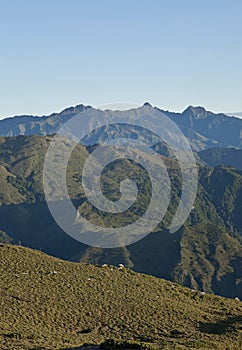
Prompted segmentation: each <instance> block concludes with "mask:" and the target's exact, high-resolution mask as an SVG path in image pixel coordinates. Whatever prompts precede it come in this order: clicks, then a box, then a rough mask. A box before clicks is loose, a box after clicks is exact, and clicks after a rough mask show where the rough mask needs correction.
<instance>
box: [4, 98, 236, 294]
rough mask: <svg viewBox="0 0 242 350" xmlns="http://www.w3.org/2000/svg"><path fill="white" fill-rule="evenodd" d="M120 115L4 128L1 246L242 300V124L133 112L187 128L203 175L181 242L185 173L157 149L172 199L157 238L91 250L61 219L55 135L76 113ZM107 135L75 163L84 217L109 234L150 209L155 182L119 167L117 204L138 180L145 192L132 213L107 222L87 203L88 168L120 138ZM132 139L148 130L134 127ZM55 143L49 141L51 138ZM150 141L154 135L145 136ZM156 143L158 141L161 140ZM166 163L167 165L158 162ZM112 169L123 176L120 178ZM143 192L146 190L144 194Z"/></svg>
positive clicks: (75, 196)
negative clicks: (51, 154)
mask: <svg viewBox="0 0 242 350" xmlns="http://www.w3.org/2000/svg"><path fill="white" fill-rule="evenodd" d="M117 113H118V114H119V113H120V112H113V111H110V110H108V111H101V110H96V109H94V108H92V107H90V106H83V105H78V106H76V107H71V108H67V109H65V110H64V111H62V112H61V113H54V114H52V115H50V116H44V117H33V116H19V117H13V118H7V119H4V120H1V121H0V133H1V135H3V136H1V137H0V179H1V182H0V215H1V221H0V241H1V242H3V243H12V244H21V245H24V246H27V247H31V248H35V249H39V250H42V251H44V252H46V253H48V254H50V255H53V256H56V257H59V258H63V259H66V260H72V261H76V262H82V263H95V264H103V263H108V264H118V263H122V264H124V265H125V266H127V267H129V268H132V269H133V270H135V271H138V272H143V273H146V274H150V275H155V276H157V277H161V278H165V279H168V280H171V281H174V282H177V283H180V284H183V285H185V286H188V287H190V288H194V289H197V290H200V291H205V292H209V293H216V294H220V295H223V296H227V297H239V298H242V249H241V244H242V243H241V242H242V220H241V215H240V213H241V210H242V172H241V170H242V149H241V135H242V134H241V129H242V120H240V119H238V118H231V117H228V116H226V115H225V114H214V113H211V112H208V111H206V110H205V109H204V108H202V107H188V108H187V109H186V110H185V111H184V112H183V113H171V112H168V111H162V110H160V109H158V108H156V107H155V108H154V107H152V106H151V105H150V104H148V103H145V104H144V106H142V107H140V108H138V109H134V110H128V111H126V112H123V113H127V114H128V115H130V116H131V117H132V118H133V120H134V121H135V118H136V120H137V121H138V118H139V117H140V116H147V115H149V113H156V116H158V117H159V115H160V114H161V115H162V113H163V114H165V115H166V116H168V117H169V118H170V119H171V120H172V121H174V122H175V123H177V125H178V126H179V127H180V128H181V129H182V131H183V133H184V134H185V135H186V137H188V139H189V141H190V142H191V145H192V148H193V149H194V155H195V158H196V160H197V164H198V170H199V182H198V191H197V198H196V201H195V204H194V207H193V209H192V211H191V213H190V216H189V217H188V219H187V221H186V223H185V224H184V225H183V226H182V227H181V228H180V230H179V231H178V232H177V233H175V234H170V233H169V225H170V223H171V220H172V217H173V216H174V213H175V212H176V209H177V207H178V205H179V201H180V194H181V180H182V179H181V172H180V168H179V164H178V163H177V161H176V159H174V157H173V156H172V155H171V154H170V153H169V150H168V148H167V147H166V145H165V144H163V145H161V144H160V145H159V144H156V143H154V142H153V141H154V140H153V139H152V142H153V143H154V144H155V146H154V148H155V149H156V150H158V153H159V157H160V158H161V159H162V160H163V161H164V163H165V164H166V167H167V170H168V173H169V176H170V180H171V184H172V191H171V201H170V204H169V206H168V210H167V213H166V215H165V217H164V219H163V221H162V222H161V223H160V224H159V225H158V227H157V228H156V229H155V230H154V232H152V233H151V234H150V235H148V236H147V237H145V238H144V239H142V240H141V241H139V242H136V243H134V244H131V245H129V246H125V247H121V248H113V249H102V248H94V247H89V246H86V245H84V244H82V243H80V242H77V241H75V240H74V239H72V238H71V237H69V236H68V235H67V234H66V233H65V232H63V231H62V230H61V229H60V227H59V226H58V225H57V224H56V223H55V221H54V219H53V218H52V216H51V214H50V212H49V210H48V207H47V204H46V202H45V197H44V193H43V183H42V177H43V164H44V159H45V155H46V152H47V149H48V147H49V144H50V142H51V140H52V138H53V134H55V132H56V131H57V130H58V128H60V127H61V126H62V125H63V124H64V123H65V122H66V121H68V120H70V119H71V118H72V117H73V116H74V115H76V114H79V118H82V116H84V115H85V116H86V115H89V116H90V118H92V116H93V115H100V116H102V117H103V118H104V117H105V116H107V115H109V116H110V115H111V116H113V117H115V115H117ZM115 128H116V126H115V127H114V128H113V129H111V130H110V129H108V128H105V127H104V128H101V129H100V130H98V132H97V133H96V134H95V133H94V134H91V135H89V136H88V138H87V139H86V140H85V144H78V145H77V147H76V148H75V150H74V151H73V154H72V156H71V158H70V161H69V163H68V168H67V173H68V176H69V177H68V181H67V182H68V191H69V194H70V197H71V200H72V202H73V204H74V205H75V206H76V209H77V210H78V211H79V214H80V215H82V216H84V217H85V218H87V219H88V220H90V221H93V222H99V223H100V224H101V225H102V226H103V227H105V226H107V227H109V226H111V227H122V226H125V225H126V224H127V223H129V222H133V221H135V220H136V219H137V218H138V217H139V216H140V215H142V213H144V212H145V210H146V209H147V205H148V204H147V203H148V201H149V198H150V197H149V193H150V183H149V177H148V176H147V174H146V173H145V171H144V169H142V167H139V166H137V165H136V164H135V163H133V162H132V161H129V160H122V161H118V162H114V163H112V164H111V165H110V166H108V167H107V169H106V170H105V171H104V172H103V174H102V183H103V185H102V186H103V187H102V189H103V191H104V193H105V196H107V198H108V199H110V200H117V199H118V198H119V196H120V192H119V186H118V183H119V181H121V180H122V179H125V178H127V177H129V176H130V174H131V175H132V176H133V178H134V179H135V181H137V186H138V188H139V189H140V190H141V191H140V192H141V194H140V195H139V196H138V197H137V201H136V202H135V203H134V205H133V206H131V207H130V208H129V210H128V211H127V212H125V215H122V214H117V215H116V214H115V215H111V214H104V213H102V212H100V211H99V210H97V209H96V208H94V207H93V206H92V205H91V204H90V203H89V202H88V200H87V198H86V195H85V192H84V190H83V187H82V184H81V182H82V181H81V175H80V174H81V173H82V168H83V165H84V163H85V160H86V159H87V157H88V156H89V154H90V152H92V151H93V149H95V145H96V144H97V143H99V142H100V141H102V140H103V139H104V138H105V137H119V136H121V134H120V130H119V128H118V127H117V128H116V129H115ZM128 132H129V134H130V135H131V136H134V137H139V136H140V135H141V134H140V131H139V132H138V133H137V130H135V129H134V128H133V126H130V127H129V129H128ZM46 135H47V136H46ZM141 136H142V137H143V136H145V137H148V138H149V137H150V136H149V135H146V134H143V135H141ZM152 137H153V136H152ZM157 159H158V158H157ZM112 171H115V174H119V176H118V179H116V181H115V179H114V178H113V177H112ZM142 191H143V192H142Z"/></svg>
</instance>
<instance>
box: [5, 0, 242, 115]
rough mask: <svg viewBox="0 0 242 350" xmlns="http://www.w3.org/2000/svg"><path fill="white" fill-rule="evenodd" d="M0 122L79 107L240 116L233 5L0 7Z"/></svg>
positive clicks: (117, 0) (169, 0) (96, 0)
mask: <svg viewBox="0 0 242 350" xmlns="http://www.w3.org/2000/svg"><path fill="white" fill-rule="evenodd" d="M0 44H1V46H0V50H1V51H0V99H1V101H0V102H1V103H0V117H1V118H2V117H6V116H11V115H16V114H37V115H42V114H49V113H51V112H54V111H59V110H61V109H63V108H65V107H67V106H70V105H76V104H79V103H84V104H91V105H93V106H96V105H100V104H106V103H114V102H131V103H132V102H135V103H139V104H142V103H143V102H145V101H149V102H151V103H152V104H153V105H157V106H159V107H161V108H164V109H169V110H175V111H180V110H183V109H185V107H186V106H187V105H190V104H192V105H203V106H205V107H206V108H207V109H210V110H213V111H225V112H233V111H236V112H237V111H242V1H241V0H227V1H225V0H166V1H165V0H48V1H47V0H42V1H37V0H36V1H34V0H21V1H19V0H0Z"/></svg>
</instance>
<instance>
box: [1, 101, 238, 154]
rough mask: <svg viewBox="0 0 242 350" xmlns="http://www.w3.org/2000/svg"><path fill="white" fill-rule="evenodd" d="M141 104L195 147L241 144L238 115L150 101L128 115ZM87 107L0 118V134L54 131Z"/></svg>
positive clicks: (199, 148) (43, 133)
mask: <svg viewBox="0 0 242 350" xmlns="http://www.w3.org/2000/svg"><path fill="white" fill-rule="evenodd" d="M142 108H144V110H145V109H146V110H147V113H148V111H149V109H150V110H151V111H152V110H154V111H158V112H160V113H161V114H162V113H163V114H164V115H166V116H167V117H168V118H170V119H171V120H172V121H173V122H175V123H176V124H177V125H178V126H179V127H180V129H181V130H182V131H183V132H184V134H185V136H186V137H187V139H188V141H189V142H190V144H191V146H192V148H193V149H194V150H197V151H201V150H203V149H207V148H209V147H235V148H242V120H241V119H239V118H235V117H234V118H233V117H229V116H228V115H226V114H223V113H218V114H215V113H212V112H210V111H206V110H205V108H204V107H199V106H197V107H194V106H188V107H187V108H186V109H185V110H184V111H183V112H182V113H175V112H170V111H164V110H162V109H160V108H158V107H153V106H151V104H150V103H148V102H146V103H145V104H144V105H143V106H141V107H139V108H134V109H130V110H127V111H126V113H127V115H128V114H129V113H133V112H132V111H134V110H137V111H139V110H141V109H142ZM88 109H89V110H90V111H91V110H96V109H95V108H93V107H92V106H84V105H83V104H79V105H76V106H75V107H68V108H65V109H64V110H62V111H61V112H59V113H52V114H50V115H47V116H40V117H37V116H31V115H30V116H16V117H11V118H5V119H2V120H0V135H1V136H18V135H51V134H54V133H56V131H57V130H58V129H59V128H60V127H61V126H62V125H63V124H64V123H65V122H66V121H68V120H70V119H71V118H72V117H73V116H74V115H76V114H78V113H80V117H81V114H82V112H84V111H88ZM96 111H98V110H96ZM100 113H101V110H100ZM105 113H109V114H110V113H111V114H113V115H115V113H118V111H112V110H106V111H104V114H105ZM134 121H135V119H134Z"/></svg>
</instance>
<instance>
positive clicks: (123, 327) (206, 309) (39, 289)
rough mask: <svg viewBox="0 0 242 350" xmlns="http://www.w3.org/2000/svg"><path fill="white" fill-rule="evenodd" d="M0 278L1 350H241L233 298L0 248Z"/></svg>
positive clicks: (241, 314)
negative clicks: (108, 348)
mask: <svg viewBox="0 0 242 350" xmlns="http://www.w3.org/2000/svg"><path fill="white" fill-rule="evenodd" d="M54 272H56V273H54ZM0 273H1V280H0V305H1V306H0V309H1V319H0V344H1V349H6V350H10V349H14V350H15V349H16V350H18V349H36V350H37V349H67V348H71V347H72V348H74V347H77V346H81V345H83V344H84V343H86V344H100V343H102V342H104V341H105V340H107V339H111V338H116V339H122V340H123V341H130V342H133V343H148V344H153V345H152V346H153V347H154V348H159V349H224V350H225V349H233V350H235V349H241V348H242V339H241V320H242V304H241V302H238V301H236V300H233V299H225V298H222V297H217V296H214V295H209V294H206V295H201V294H199V293H198V292H192V291H191V290H189V289H188V288H184V287H181V286H179V285H176V284H174V283H171V282H168V281H165V280H162V279H158V278H155V277H150V276H146V275H142V274H138V273H134V272H132V271H131V270H128V269H121V270H120V269H118V268H116V267H113V266H108V267H98V266H94V265H87V264H79V263H71V262H65V261H62V260H59V259H56V258H53V257H50V256H47V255H45V254H43V253H40V252H38V251H33V250H31V249H27V248H23V247H16V246H11V245H5V244H2V245H1V246H0Z"/></svg>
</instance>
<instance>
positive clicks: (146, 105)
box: [143, 102, 153, 108]
mask: <svg viewBox="0 0 242 350" xmlns="http://www.w3.org/2000/svg"><path fill="white" fill-rule="evenodd" d="M143 107H150V108H153V106H152V105H151V104H150V103H149V102H145V103H144V104H143Z"/></svg>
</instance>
